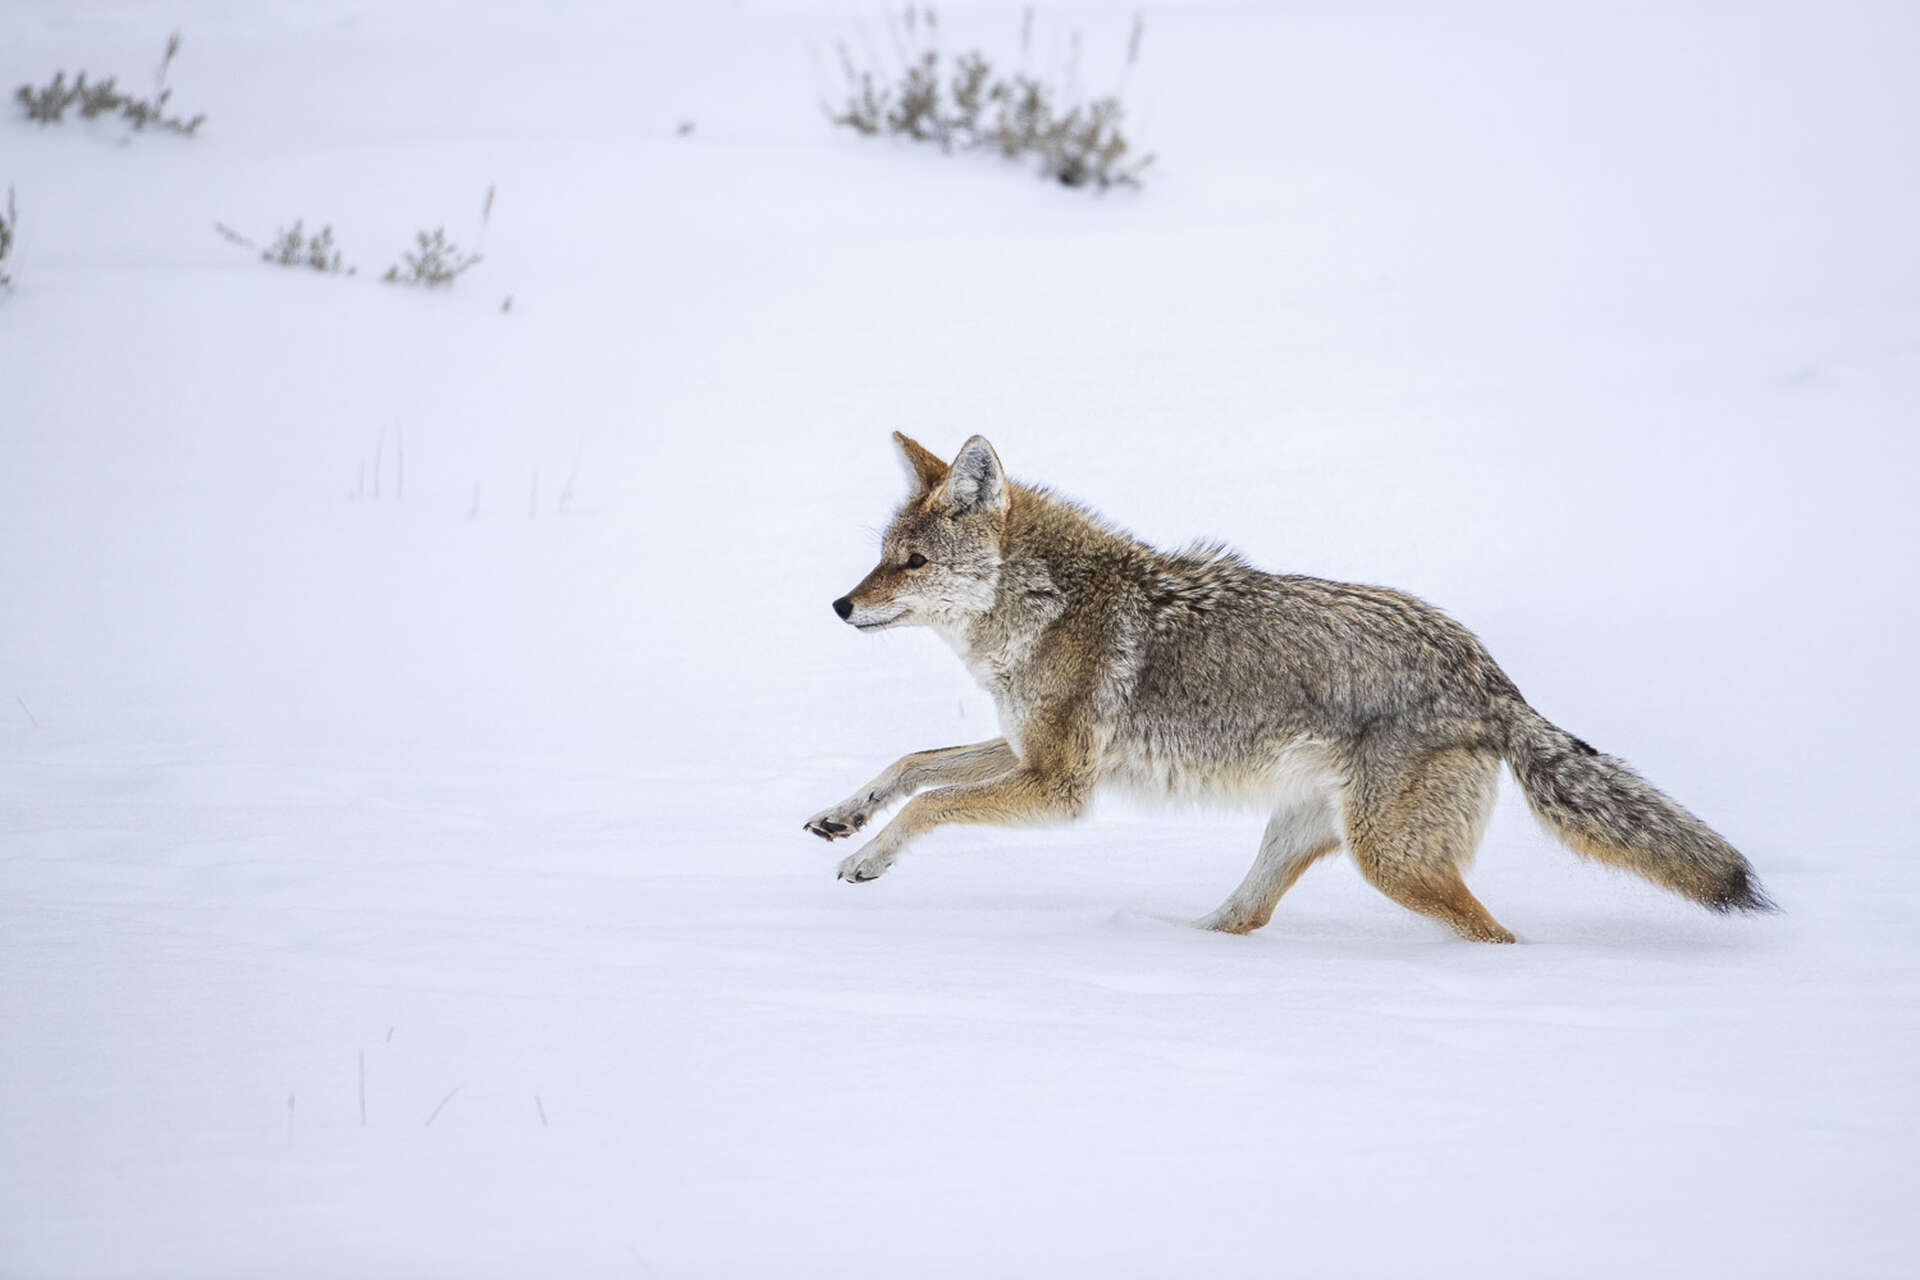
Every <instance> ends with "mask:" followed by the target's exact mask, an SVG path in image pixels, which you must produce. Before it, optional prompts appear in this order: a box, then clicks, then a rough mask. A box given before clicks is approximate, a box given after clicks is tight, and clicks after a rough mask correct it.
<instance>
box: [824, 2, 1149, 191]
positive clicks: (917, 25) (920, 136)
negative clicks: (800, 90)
mask: <svg viewBox="0 0 1920 1280" xmlns="http://www.w3.org/2000/svg"><path fill="white" fill-rule="evenodd" d="M938 28H939V15H938V14H937V12H936V11H934V10H933V9H930V8H928V9H913V8H908V9H907V10H906V11H905V12H904V14H903V15H902V16H901V18H900V19H899V20H898V21H897V22H896V23H892V24H890V31H891V32H892V34H893V35H894V37H895V44H896V47H897V48H899V49H900V50H901V51H902V52H903V54H904V55H905V58H906V61H905V63H904V65H903V66H902V67H901V68H900V70H899V71H898V72H897V73H896V74H895V75H894V76H893V77H892V78H891V79H890V80H889V79H888V78H887V77H886V76H884V75H883V74H880V73H876V72H875V71H873V70H871V69H868V68H862V67H860V66H858V65H856V64H855V62H854V60H853V56H852V54H851V53H849V52H848V50H847V47H846V46H845V45H844V44H843V45H841V46H839V54H840V69H841V72H842V74H843V75H844V76H845V77H846V88H845V93H846V100H845V102H844V104H843V105H842V106H841V107H840V108H838V109H837V110H836V109H834V108H832V107H827V108H826V111H827V118H828V119H829V120H831V121H832V122H833V123H834V124H835V125H837V126H839V127H841V128H846V129H852V130H853V131H854V132H856V133H860V134H863V135H866V136H868V137H875V136H878V135H882V134H888V135H892V136H895V137H903V138H906V139H908V140H910V141H914V142H930V143H933V144H935V145H937V146H938V147H940V149H941V150H942V151H945V152H948V153H952V152H955V151H973V150H992V151H995V152H997V153H999V154H1000V155H1001V156H1003V157H1005V158H1006V159H1009V160H1016V159H1021V158H1029V159H1032V160H1035V161H1037V162H1038V168H1039V172H1040V174H1041V176H1043V177H1046V178H1051V179H1052V180H1054V181H1056V182H1059V183H1060V184H1062V185H1063V186H1069V187H1083V186H1090V187H1094V188H1097V189H1100V190H1105V189H1106V188H1108V187H1116V186H1122V187H1134V186H1138V185H1140V175H1141V173H1142V172H1143V171H1144V170H1145V169H1146V168H1147V166H1148V165H1150V164H1152V163H1153V156H1152V155H1151V154H1140V155H1136V154H1135V152H1134V150H1133V147H1132V144H1131V143H1129V142H1128V140H1127V138H1126V135H1125V133H1124V131H1123V127H1122V126H1123V123H1124V117H1125V114H1126V112H1125V107H1124V106H1123V104H1122V102H1121V98H1120V94H1119V92H1117V91H1116V92H1114V93H1111V94H1106V95H1103V96H1100V97H1096V98H1093V99H1091V100H1090V101H1085V102H1080V101H1076V100H1075V99H1076V97H1077V95H1076V93H1075V92H1074V90H1073V88H1072V85H1073V82H1074V80H1075V79H1076V77H1077V69H1078V65H1077V64H1078V58H1079V39H1078V37H1077V36H1076V37H1075V38H1074V41H1073V56H1072V61H1071V62H1070V63H1069V66H1068V71H1067V75H1066V78H1065V86H1064V87H1057V86H1055V85H1053V84H1052V83H1050V82H1049V81H1048V80H1047V79H1046V78H1044V77H1042V76H1040V75H1037V74H1035V73H1032V72H1029V71H1026V70H1024V69H1023V70H1019V71H1014V72H1011V73H1002V72H1000V71H996V70H995V69H994V66H993V64H992V62H991V61H990V60H989V59H988V57H987V55H986V54H985V53H983V52H981V51H980V50H978V49H975V50H972V51H969V52H966V53H962V54H959V55H958V56H956V57H953V58H951V59H949V58H948V57H947V56H946V55H945V54H944V53H943V52H942V51H941V50H939V49H938V48H935V47H933V46H932V41H933V39H934V36H935V34H936V33H937V31H938ZM1032 30H1033V17H1032V11H1031V10H1028V11H1027V16H1026V20H1025V22H1024V23H1023V25H1022V28H1021V45H1022V50H1023V62H1024V60H1025V55H1026V53H1027V51H1028V50H1029V46H1030V45H1031V40H1032ZM1143 32H1144V27H1143V25H1142V23H1141V22H1140V20H1139V19H1137V18H1136V19H1135V20H1134V25H1133V31H1132V34H1131V36H1130V37H1129V39H1128V41H1127V62H1126V66H1127V70H1128V71H1131V69H1132V68H1133V66H1134V64H1135V63H1136V62H1137V60H1138V59H1139V55H1140V40H1141V36H1142V34H1143Z"/></svg>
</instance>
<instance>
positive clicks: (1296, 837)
mask: <svg viewBox="0 0 1920 1280" xmlns="http://www.w3.org/2000/svg"><path fill="white" fill-rule="evenodd" d="M1339 848H1340V826H1339V822H1338V820H1337V815H1336V812H1335V809H1334V804H1333V801H1332V800H1331V799H1329V798H1326V797H1318V796H1316V797H1315V798H1314V799H1312V800H1309V801H1306V802H1300V803H1290V804H1286V805H1282V806H1281V807H1280V808H1278V809H1276V810H1274V814H1273V817H1272V818H1271V819H1270V820H1269V821H1268V822H1267V830H1266V834H1265V835H1263V836H1261V837H1260V855H1259V856H1258V857H1256V858H1255V859H1254V860H1253V866H1252V868H1251V869H1250V870H1248V872H1247V878H1246V879H1244V880H1242V881H1241V882H1240V887H1239V888H1238V889H1235V890H1234V891H1233V894H1232V896H1231V897H1229V898H1228V899H1227V900H1226V901H1225V902H1223V903H1221V904H1220V906H1219V908H1218V909H1217V910H1215V911H1214V912H1213V914H1211V915H1209V916H1206V917H1204V918H1203V919H1201V920H1198V921H1195V923H1196V924H1198V925H1199V926H1200V927H1201V928H1202V929H1218V930H1219V931H1220V932H1222V933H1250V932H1252V931H1253V930H1255V929H1258V928H1259V927H1260V926H1261V925H1264V924H1265V923H1266V922H1267V921H1269V920H1271V919H1273V908H1274V906H1275V904H1277V903H1278V902H1279V901H1280V896H1281V895H1282V894H1284V893H1285V892H1286V891H1287V890H1288V889H1291V888H1292V887H1293V882H1294V881H1295V880H1298V879H1299V878H1300V873H1301V872H1303V871H1305V870H1306V869H1307V868H1308V867H1310V866H1312V865H1313V864H1314V863H1315V862H1318V861H1319V860H1320V859H1321V858H1324V857H1326V856H1327V855H1328V854H1330V853H1333V852H1335V851H1336V850H1338V849H1339Z"/></svg>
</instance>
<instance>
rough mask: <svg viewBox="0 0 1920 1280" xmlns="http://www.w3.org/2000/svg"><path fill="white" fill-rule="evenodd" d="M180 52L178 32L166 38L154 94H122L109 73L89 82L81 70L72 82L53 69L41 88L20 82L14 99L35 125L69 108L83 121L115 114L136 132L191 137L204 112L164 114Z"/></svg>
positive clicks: (56, 120) (58, 119)
mask: <svg viewBox="0 0 1920 1280" xmlns="http://www.w3.org/2000/svg"><path fill="white" fill-rule="evenodd" d="M179 52H180V36H179V33H178V32H176V33H175V34H173V35H171V36H169V37H167V51H166V53H165V55H164V56H162V57H161V59H160V71H159V74H158V75H157V77H156V78H155V82H154V95H153V97H151V98H138V97H135V96H134V95H132V94H129V93H122V92H121V91H120V89H119V87H118V81H116V80H115V79H114V77H112V76H108V77H107V78H106V79H105V80H99V81H93V82H89V81H88V79H87V73H86V72H84V71H82V72H80V74H79V75H77V76H75V77H74V79H73V81H72V82H71V83H69V82H68V80H67V73H66V72H64V71H56V72H54V75H53V79H51V80H49V81H48V82H47V83H46V84H45V85H42V86H41V87H40V88H37V89H36V88H34V87H33V86H32V85H30V84H23V85H21V86H20V87H19V88H18V89H16V90H15V91H14V94H13V97H14V101H16V102H18V103H19V104H20V105H21V106H22V107H23V108H25V110H26V113H27V119H29V120H32V121H34V122H36V123H38V124H59V123H60V122H61V121H62V120H64V119H66V115H67V112H68V110H70V109H74V110H78V111H79V113H80V118H81V119H83V120H93V119H97V118H99V117H100V116H103V115H104V116H118V117H120V118H121V119H122V120H124V121H126V122H127V124H129V125H131V126H132V127H133V128H134V129H135V130H136V131H138V130H141V129H146V128H148V127H149V126H151V127H153V128H156V129H165V130H167V131H169V132H171V133H178V134H182V135H184V136H186V137H192V136H193V135H194V133H195V132H196V131H197V130H198V129H199V128H200V126H201V125H202V124H203V123H205V122H206V118H207V117H206V115H205V114H204V113H203V114H201V115H197V116H193V117H191V118H182V117H180V116H170V115H168V114H167V103H168V101H169V100H171V99H172V97H173V90H172V89H169V88H168V87H167V68H168V67H169V66H171V65H172V64H173V59H174V55H175V54H177V53H179Z"/></svg>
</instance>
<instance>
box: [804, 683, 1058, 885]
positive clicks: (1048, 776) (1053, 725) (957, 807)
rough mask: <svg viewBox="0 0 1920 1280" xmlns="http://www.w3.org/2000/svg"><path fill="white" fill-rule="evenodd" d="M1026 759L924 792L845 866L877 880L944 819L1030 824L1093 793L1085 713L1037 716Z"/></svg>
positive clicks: (847, 875)
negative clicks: (981, 778) (979, 778)
mask: <svg viewBox="0 0 1920 1280" xmlns="http://www.w3.org/2000/svg"><path fill="white" fill-rule="evenodd" d="M1024 736H1025V744H1024V745H1025V748H1026V752H1027V754H1026V757H1025V758H1024V759H1023V760H1021V762H1020V763H1019V764H1018V765H1016V766H1015V767H1014V768H1013V769H1011V770H1009V771H1008V772H1006V773H1003V774H1001V775H1000V776H999V777H997V778H993V779H990V780H988V781H985V782H968V783H962V784H960V785H958V786H952V787H941V788H939V789H938V790H935V791H927V792H922V793H921V794H920V795H917V796H915V797H914V798H913V799H911V800H909V801H907V807H906V808H904V809H902V810H901V811H900V814H899V816H898V817H896V818H894V820H893V821H892V822H889V823H888V824H887V825H886V826H885V827H884V828H882V829H881V832H880V834H879V835H877V836H875V837H874V838H873V839H872V840H870V841H869V842H868V843H867V845H866V847H865V848H863V849H861V850H860V851H859V852H858V853H855V854H853V855H851V856H850V857H848V858H847V859H845V860H844V861H843V862H841V864H840V878H841V879H842V880H845V881H848V882H849V883H852V884H862V883H864V882H866V881H868V880H875V879H878V878H879V877H880V876H883V875H885V874H886V872H887V868H889V867H891V866H892V865H893V863H894V859H896V858H898V857H899V856H900V851H901V850H902V849H904V848H905V847H906V846H907V842H908V841H910V840H912V839H913V838H914V837H915V836H917V835H919V834H921V833H922V832H924V831H928V830H931V829H932V828H934V827H937V826H940V825H941V824H942V823H947V822H969V823H990V824H993V825H995V826H1025V825H1030V824H1034V823H1042V822H1061V821H1065V820H1067V819H1069V818H1076V817H1078V816H1080V814H1081V813H1082V812H1084V811H1085V809H1086V807H1087V801H1088V800H1089V799H1090V798H1091V797H1092V793H1093V778H1094V768H1093V735H1092V732H1091V728H1090V726H1089V725H1088V723H1087V721H1086V720H1085V718H1084V715H1083V714H1082V713H1079V712H1078V711H1077V710H1075V711H1067V712H1061V713H1056V714H1054V715H1052V716H1047V717H1042V718H1037V719H1036V721H1035V722H1030V723H1029V724H1028V726H1027V729H1026V733H1025V735H1024Z"/></svg>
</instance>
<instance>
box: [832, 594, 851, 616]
mask: <svg viewBox="0 0 1920 1280" xmlns="http://www.w3.org/2000/svg"><path fill="white" fill-rule="evenodd" d="M833 611H834V612H835V613H837V614H839V615H840V618H841V620H842V621H845V620H846V619H848V618H851V617H852V616H853V601H851V600H849V599H847V598H846V597H845V596H841V597H840V598H839V599H838V600H835V601H834V602H833Z"/></svg>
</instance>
